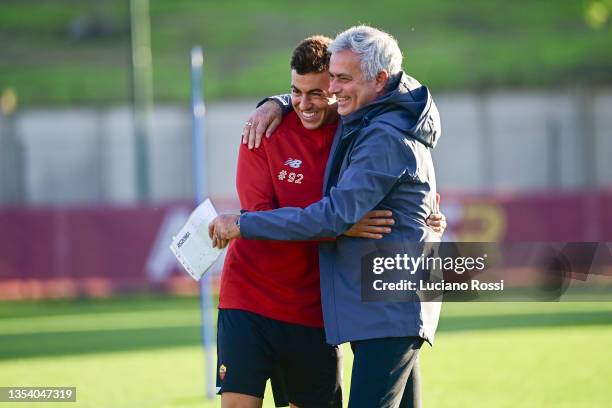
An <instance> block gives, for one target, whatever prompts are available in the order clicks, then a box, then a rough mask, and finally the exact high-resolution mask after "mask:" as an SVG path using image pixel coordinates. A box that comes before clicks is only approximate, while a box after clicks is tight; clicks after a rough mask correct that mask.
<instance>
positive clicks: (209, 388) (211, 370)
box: [191, 47, 216, 399]
mask: <svg viewBox="0 0 612 408" xmlns="http://www.w3.org/2000/svg"><path fill="white" fill-rule="evenodd" d="M203 62H204V56H203V53H202V48H200V47H193V48H192V49H191V115H192V120H193V129H192V143H193V148H192V151H193V182H194V185H195V189H194V190H195V201H196V206H197V205H198V204H200V203H201V202H203V201H204V199H205V198H206V190H207V188H206V174H205V171H206V169H205V166H204V160H205V155H206V151H205V146H204V115H205V113H206V106H205V105H204V98H203V96H202V88H203V83H202V82H203V81H202V77H203V74H202V71H203V68H202V65H203ZM200 311H201V316H202V346H203V349H204V371H205V372H204V381H205V384H204V387H205V390H206V397H207V398H209V399H211V398H214V395H215V381H214V379H215V375H216V365H215V358H214V350H213V342H214V335H213V334H214V325H213V318H212V317H213V305H212V296H211V289H210V274H205V275H204V276H203V277H202V279H201V280H200Z"/></svg>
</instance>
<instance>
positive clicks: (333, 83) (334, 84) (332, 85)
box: [329, 79, 340, 94]
mask: <svg viewBox="0 0 612 408" xmlns="http://www.w3.org/2000/svg"><path fill="white" fill-rule="evenodd" d="M338 92H340V87H339V86H338V84H337V82H336V81H335V80H333V79H332V80H330V81H329V93H330V94H336V93H338Z"/></svg>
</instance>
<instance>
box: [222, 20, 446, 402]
mask: <svg viewBox="0 0 612 408" xmlns="http://www.w3.org/2000/svg"><path fill="white" fill-rule="evenodd" d="M329 50H330V51H331V53H332V56H331V61H330V69H329V71H330V76H331V83H330V92H331V93H333V94H334V95H335V96H336V98H337V101H338V113H339V114H340V115H341V124H340V126H339V128H338V131H337V133H336V137H335V140H334V145H333V147H332V155H331V157H330V159H329V161H328V164H327V168H326V171H325V185H324V197H323V199H321V200H320V201H318V202H316V203H314V204H312V205H310V206H308V207H306V208H303V209H302V208H293V207H292V208H280V209H276V210H272V211H263V212H250V213H245V214H242V215H241V216H237V215H223V216H220V217H218V218H217V219H216V220H215V221H213V223H212V224H211V231H213V236H215V237H216V238H218V239H223V240H225V239H232V238H236V237H239V236H242V237H243V238H248V239H273V240H311V239H319V238H327V237H335V238H336V239H335V240H332V241H324V242H322V243H321V244H320V269H321V298H322V305H323V316H324V321H325V331H326V336H327V341H328V342H329V343H330V344H340V343H344V342H351V345H352V347H353V351H354V353H355V360H354V365H353V374H352V384H351V393H350V400H349V407H398V406H400V402H401V401H402V394H403V391H404V388H405V387H406V382H407V380H408V378H409V375H410V372H411V370H412V369H413V366H414V363H415V361H416V358H417V355H418V350H419V348H420V346H421V344H422V342H423V341H424V340H425V341H428V342H430V343H432V342H433V339H434V333H435V330H436V327H437V324H438V317H439V312H440V304H439V303H437V302H420V301H419V300H418V299H416V301H410V302H397V301H376V302H363V301H362V299H361V259H362V257H363V256H364V255H365V254H367V253H369V252H371V251H372V249H373V246H372V245H373V244H372V243H371V242H367V240H363V239H359V238H351V237H345V236H341V234H342V233H343V232H344V231H346V230H348V229H349V228H350V227H351V226H352V225H353V224H354V223H356V222H357V221H359V220H360V219H361V218H362V217H363V216H364V215H365V214H366V213H367V212H368V211H370V210H372V209H388V210H392V211H393V214H394V218H395V225H394V228H393V231H392V232H391V233H390V234H388V235H386V236H385V237H384V238H383V239H382V241H383V242H389V243H398V242H401V243H406V242H412V243H414V242H431V241H437V240H438V236H437V234H436V233H435V232H434V231H433V230H432V229H431V228H429V227H428V226H427V225H426V219H427V217H428V216H429V215H430V214H431V213H432V212H434V210H435V206H436V203H435V201H436V199H435V195H436V182H435V173H434V167H433V162H432V158H431V149H432V148H433V147H434V146H435V144H436V142H437V139H438V138H439V136H440V120H439V114H438V111H437V109H436V106H435V104H434V102H433V100H432V98H431V95H430V93H429V91H428V90H427V88H426V87H424V86H422V85H421V84H420V83H419V82H417V81H416V80H415V79H414V78H411V77H410V76H408V75H406V74H405V73H404V72H402V70H401V64H402V56H401V52H400V49H399V46H398V45H397V42H396V41H395V40H394V39H393V38H392V37H391V36H390V35H388V34H387V33H384V32H382V31H379V30H376V29H374V28H371V27H367V26H358V27H353V28H350V29H349V30H347V31H345V32H343V33H341V34H339V35H338V36H337V37H336V39H335V40H334V41H333V42H332V44H331V45H330V46H329ZM379 242H380V241H379ZM418 404H419V398H418V396H417V397H415V398H414V400H413V401H405V400H404V401H402V404H401V405H402V406H414V405H418Z"/></svg>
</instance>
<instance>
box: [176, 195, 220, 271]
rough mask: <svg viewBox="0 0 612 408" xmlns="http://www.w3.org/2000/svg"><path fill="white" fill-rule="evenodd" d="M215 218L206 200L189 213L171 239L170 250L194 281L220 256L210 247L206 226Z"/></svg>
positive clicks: (215, 214) (217, 251)
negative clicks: (183, 223)
mask: <svg viewBox="0 0 612 408" xmlns="http://www.w3.org/2000/svg"><path fill="white" fill-rule="evenodd" d="M216 216H217V211H216V210H215V207H214V206H213V205H212V203H211V202H210V200H209V199H206V201H204V202H203V203H202V204H200V205H199V206H198V207H197V208H196V209H195V210H194V211H193V212H192V213H191V215H190V216H189V219H188V220H187V222H186V223H185V225H184V226H183V228H181V230H180V231H179V232H178V234H176V236H174V237H173V238H172V244H171V245H170V250H171V251H172V253H173V254H174V256H176V259H178V261H179V262H180V264H181V265H183V268H185V270H186V271H187V272H188V273H189V274H190V275H191V277H192V278H193V279H195V280H200V278H202V275H204V273H205V272H206V271H207V270H208V268H210V267H211V265H212V264H213V263H214V262H215V261H216V260H217V258H218V257H219V254H221V250H220V249H216V248H213V247H212V241H211V239H210V238H209V237H208V224H209V223H210V222H211V221H212V220H213V219H214V218H215V217H216Z"/></svg>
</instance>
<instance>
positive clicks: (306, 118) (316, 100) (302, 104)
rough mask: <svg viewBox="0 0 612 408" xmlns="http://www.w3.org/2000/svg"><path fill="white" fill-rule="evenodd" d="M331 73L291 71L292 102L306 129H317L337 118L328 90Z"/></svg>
mask: <svg viewBox="0 0 612 408" xmlns="http://www.w3.org/2000/svg"><path fill="white" fill-rule="evenodd" d="M328 88H329V73H328V72H327V71H323V72H311V73H308V74H305V75H300V74H298V73H297V72H296V71H295V70H292V71H291V103H292V105H293V110H295V112H296V113H297V115H298V117H299V118H300V121H301V122H302V125H304V127H305V128H306V129H311V130H312V129H317V128H319V127H321V126H322V125H326V124H329V123H333V122H334V121H335V120H336V119H337V113H336V106H335V104H333V102H334V101H333V100H332V99H330V95H329V92H328Z"/></svg>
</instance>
